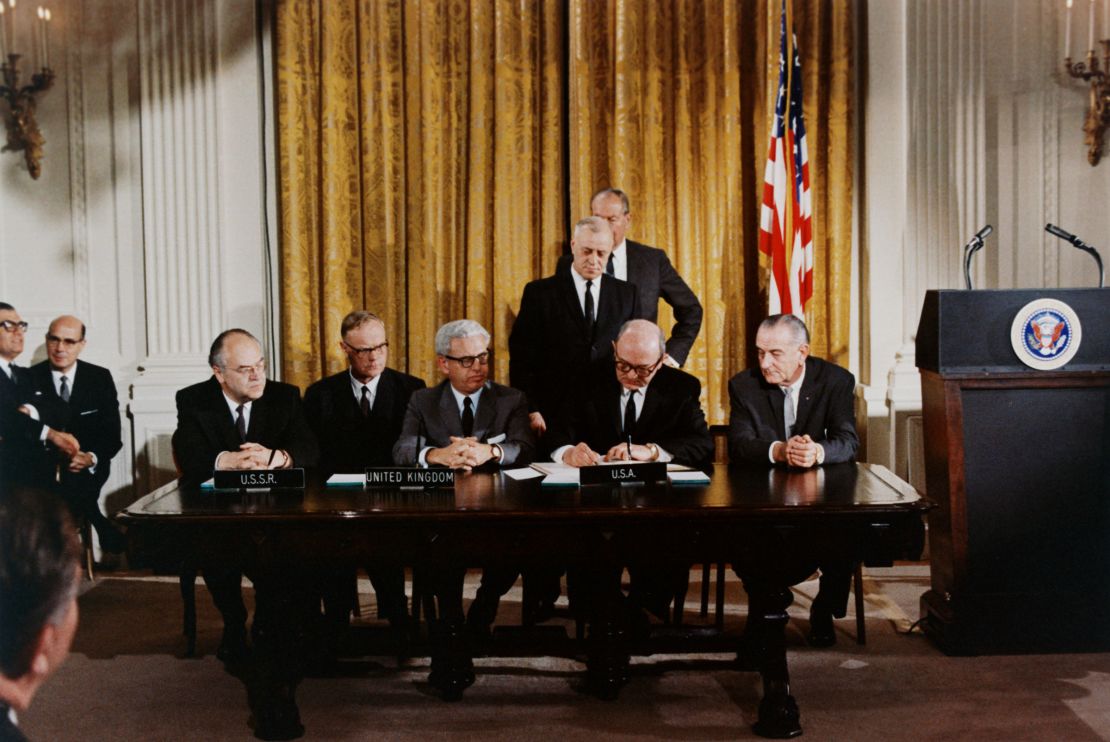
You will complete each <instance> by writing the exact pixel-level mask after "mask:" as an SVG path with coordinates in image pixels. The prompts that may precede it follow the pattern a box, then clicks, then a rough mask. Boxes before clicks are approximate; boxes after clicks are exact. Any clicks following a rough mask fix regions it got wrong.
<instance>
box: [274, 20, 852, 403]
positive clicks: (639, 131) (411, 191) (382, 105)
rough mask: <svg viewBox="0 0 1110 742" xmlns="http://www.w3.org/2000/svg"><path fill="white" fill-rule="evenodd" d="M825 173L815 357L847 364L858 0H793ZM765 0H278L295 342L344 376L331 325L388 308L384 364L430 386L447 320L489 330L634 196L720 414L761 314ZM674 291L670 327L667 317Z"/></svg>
mask: <svg viewBox="0 0 1110 742" xmlns="http://www.w3.org/2000/svg"><path fill="white" fill-rule="evenodd" d="M793 13H794V18H795V28H796V30H797V33H798V43H799V46H800V50H801V53H802V66H803V70H804V72H805V81H804V83H805V96H806V97H805V105H806V114H807V124H808V133H809V151H810V160H811V165H810V167H811V173H812V174H813V182H814V192H813V199H814V213H815V225H814V226H815V248H816V253H817V266H816V270H815V295H816V301H814V302H813V304H812V305H811V315H810V317H809V320H810V325H811V328H812V330H813V334H814V352H816V353H818V354H819V355H824V356H826V357H831V358H833V359H834V360H837V361H839V362H841V363H845V362H846V361H847V348H848V334H849V327H848V308H849V276H850V257H851V248H850V245H851V214H852V207H851V201H852V177H851V163H852V156H853V154H852V136H851V114H852V100H853V96H854V91H853V89H852V73H851V69H852V60H853V48H854V47H853V44H854V41H853V27H854V13H855V5H854V3H840V2H835V1H834V0H795V2H794V10H793ZM778 18H779V3H778V2H775V1H774V0H771V1H770V2H768V0H740V2H735V1H734V0H702V1H701V2H685V1H682V0H667V1H663V2H652V1H650V0H604V1H603V0H568V2H566V3H559V2H541V1H540V0H515V1H509V0H424V1H422V2H418V1H416V0H412V1H411V2H403V1H402V0H281V1H279V2H278V4H277V6H276V34H275V59H276V65H277V103H278V140H279V141H278V144H279V146H278V170H279V181H280V207H281V231H282V328H283V331H282V343H283V346H282V349H283V371H284V378H285V379H286V380H287V381H291V382H293V383H296V384H299V385H300V386H302V387H304V386H306V385H307V384H308V383H311V382H312V381H313V380H315V379H317V378H319V377H320V376H322V375H324V374H325V373H333V372H334V371H336V370H338V369H339V368H342V365H343V359H342V358H341V356H340V354H339V351H338V347H337V345H336V340H337V339H338V327H339V320H340V319H341V318H342V316H343V315H344V314H345V313H346V312H347V311H349V310H350V309H352V308H360V307H366V308H368V309H371V310H372V311H377V312H379V313H381V314H383V315H384V316H385V318H386V321H387V329H388V331H389V339H390V343H391V345H390V348H391V364H392V365H394V366H397V367H399V368H408V369H409V370H410V371H411V372H412V373H415V374H417V375H420V376H423V377H424V378H425V379H426V380H428V381H429V382H434V381H435V380H436V374H435V368H434V362H433V357H432V336H433V334H434V332H435V329H436V328H437V327H438V326H439V325H440V324H441V323H442V322H445V321H447V320H449V319H455V318H458V317H462V316H467V317H471V318H473V319H476V320H478V321H480V322H482V323H483V324H485V325H486V326H487V327H489V329H490V330H491V331H492V332H493V336H494V348H495V352H496V369H495V376H496V377H497V378H499V379H501V380H506V378H507V365H508V358H507V353H506V346H507V341H508V335H509V330H510V328H511V326H512V321H513V318H514V317H515V312H516V310H517V308H518V306H519V301H520V294H521V291H522V290H523V287H524V284H525V283H526V282H527V281H529V280H531V279H533V278H538V277H541V276H543V275H547V274H549V273H550V272H551V270H552V269H553V268H554V264H555V260H556V259H557V257H558V255H559V254H560V253H561V252H562V249H563V245H564V244H565V242H566V241H567V239H568V229H569V225H570V224H571V223H573V221H574V220H575V219H577V218H578V217H580V216H582V215H585V214H587V213H588V211H589V196H590V194H591V193H592V192H593V191H594V190H596V189H597V188H599V187H602V186H606V185H613V186H616V187H619V188H622V189H624V190H626V191H627V192H628V193H629V195H630V196H631V198H632V207H633V222H632V226H631V229H630V236H631V237H633V238H635V239H638V240H640V241H642V242H646V243H648V244H652V245H656V246H658V247H662V248H664V249H666V250H667V251H668V254H669V255H670V256H671V259H672V261H673V262H674V263H675V266H676V267H677V268H678V270H679V272H680V273H681V274H682V275H683V277H684V278H685V279H686V280H687V282H688V283H689V284H690V285H691V287H692V288H693V289H694V291H695V293H697V294H698V296H699V297H700V299H701V301H702V303H703V305H704V306H705V309H706V315H705V322H704V324H703V327H702V331H701V335H700V336H699V338H698V342H697V343H696V344H695V346H694V351H693V353H692V354H691V357H690V360H689V361H688V363H687V368H688V369H689V370H691V371H692V372H693V373H695V374H696V375H697V376H699V377H700V378H701V379H702V382H703V384H705V393H706V410H707V413H708V414H709V417H710V420H711V422H715V423H716V422H725V421H726V420H727V416H728V402H727V391H726V388H725V384H726V382H727V379H728V377H729V376H731V375H732V374H733V373H735V372H736V371H738V370H740V369H742V368H744V367H745V366H746V365H747V362H748V359H749V357H750V347H749V346H750V342H751V340H752V335H751V329H752V328H753V327H754V324H755V323H757V322H758V321H759V319H760V318H761V317H762V315H763V314H764V313H765V311H766V298H765V291H766V289H765V283H766V278H765V276H764V275H763V272H762V271H761V270H760V267H759V262H758V260H757V258H756V255H757V245H758V221H759V198H760V194H761V184H762V178H763V164H764V160H765V158H766V154H767V135H768V128H769V124H770V115H771V111H772V107H773V104H774V100H773V93H774V86H775V84H776V82H777V75H778V67H777V54H778V50H777V43H778ZM669 321H670V314H669V312H668V311H666V308H665V305H664V309H663V311H661V313H660V323H661V324H663V325H664V326H665V327H668V325H667V324H666V323H668V322H669Z"/></svg>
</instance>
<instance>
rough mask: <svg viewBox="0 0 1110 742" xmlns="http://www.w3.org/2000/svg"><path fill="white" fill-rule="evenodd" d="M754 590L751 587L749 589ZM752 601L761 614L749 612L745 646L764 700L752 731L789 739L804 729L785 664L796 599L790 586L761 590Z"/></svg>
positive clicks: (771, 737) (773, 737) (770, 736)
mask: <svg viewBox="0 0 1110 742" xmlns="http://www.w3.org/2000/svg"><path fill="white" fill-rule="evenodd" d="M753 592H754V591H753V590H751V589H749V593H753ZM752 598H753V599H752V601H751V605H757V606H759V615H758V616H750V617H749V621H752V620H753V619H754V623H752V624H749V627H748V629H747V630H746V631H745V632H744V637H745V641H747V642H748V647H747V648H746V650H747V651H748V652H749V653H750V654H751V655H753V656H754V658H755V660H756V662H757V665H758V667H759V674H760V675H761V676H762V677H763V700H762V701H761V702H760V704H759V719H758V720H757V721H756V722H755V724H753V725H752V731H753V732H755V733H756V734H758V735H759V736H760V737H768V738H770V739H790V738H792V737H797V736H799V735H801V733H802V725H801V723H800V721H799V718H800V717H799V714H798V704H797V703H796V702H795V701H794V697H793V696H792V695H790V674H789V672H788V670H787V667H786V636H785V631H786V622H787V621H788V620H789V618H790V616H789V615H788V614H787V612H786V609H787V607H788V606H789V605H790V604H791V603H792V602H793V601H794V597H793V594H792V593H791V592H790V590H789V589H788V588H776V589H768V590H760V591H759V594H758V595H752Z"/></svg>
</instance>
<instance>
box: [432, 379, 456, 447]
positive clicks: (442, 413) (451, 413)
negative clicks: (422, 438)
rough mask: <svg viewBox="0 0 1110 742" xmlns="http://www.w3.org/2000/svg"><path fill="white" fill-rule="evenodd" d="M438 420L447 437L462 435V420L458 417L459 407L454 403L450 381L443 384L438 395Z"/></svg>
mask: <svg viewBox="0 0 1110 742" xmlns="http://www.w3.org/2000/svg"><path fill="white" fill-rule="evenodd" d="M439 419H440V422H442V423H443V427H444V428H446V430H447V435H449V436H451V435H454V436H461V435H462V418H461V417H460V416H459V406H458V404H456V402H455V394H454V392H452V391H451V382H450V381H445V382H443V391H441V392H440V394H439ZM429 432H431V431H429ZM444 444H446V441H444Z"/></svg>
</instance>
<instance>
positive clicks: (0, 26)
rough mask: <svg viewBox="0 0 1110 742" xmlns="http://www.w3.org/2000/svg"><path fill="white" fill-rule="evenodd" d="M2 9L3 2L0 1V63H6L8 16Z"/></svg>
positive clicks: (3, 8)
mask: <svg viewBox="0 0 1110 742" xmlns="http://www.w3.org/2000/svg"><path fill="white" fill-rule="evenodd" d="M4 11H5V7H4V3H3V2H0V64H7V63H8V17H7V15H5V13H4Z"/></svg>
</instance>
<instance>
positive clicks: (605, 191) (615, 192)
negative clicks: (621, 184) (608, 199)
mask: <svg viewBox="0 0 1110 742" xmlns="http://www.w3.org/2000/svg"><path fill="white" fill-rule="evenodd" d="M602 196H616V197H617V198H619V199H620V200H621V208H622V209H623V210H624V213H625V214H627V213H628V212H629V211H631V210H632V206H631V204H630V203H629V201H628V194H627V193H625V192H624V191H622V190H621V189H620V188H602V189H601V190H600V191H598V192H597V193H595V194H594V195H593V196H591V197H590V208H591V209H592V208H593V206H594V201H596V200H598V199H599V198H601V197H602Z"/></svg>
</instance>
